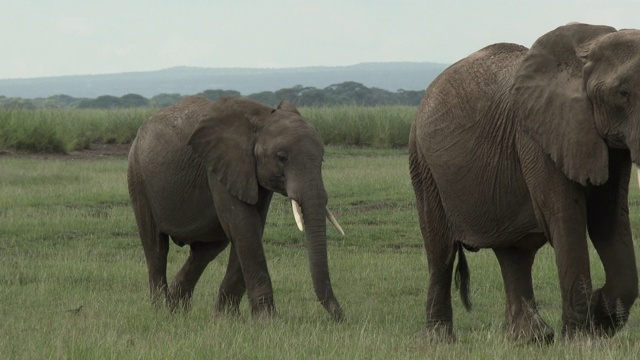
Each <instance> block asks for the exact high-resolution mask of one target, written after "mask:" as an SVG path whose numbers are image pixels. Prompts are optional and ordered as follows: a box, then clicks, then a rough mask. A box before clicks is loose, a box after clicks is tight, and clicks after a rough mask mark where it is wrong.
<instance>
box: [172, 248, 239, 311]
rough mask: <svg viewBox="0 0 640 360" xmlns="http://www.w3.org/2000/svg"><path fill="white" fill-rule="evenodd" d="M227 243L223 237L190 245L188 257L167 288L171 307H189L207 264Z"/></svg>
mask: <svg viewBox="0 0 640 360" xmlns="http://www.w3.org/2000/svg"><path fill="white" fill-rule="evenodd" d="M228 244H229V240H227V239H226V238H224V239H223V240H218V241H214V242H194V243H192V244H191V245H190V251H189V257H188V258H187V261H186V262H185V263H184V265H183V266H182V268H181V269H180V270H179V271H178V273H177V274H176V276H175V277H174V279H173V281H172V283H171V286H170V288H169V296H168V298H169V304H170V307H171V308H172V309H175V308H178V307H182V308H185V309H188V308H189V305H190V302H191V296H192V295H193V289H194V288H195V286H196V283H197V282H198V280H199V279H200V276H201V275H202V273H203V272H204V270H205V269H206V268H207V265H209V263H210V262H211V261H212V260H213V259H215V258H216V256H218V254H220V253H221V252H222V251H223V250H224V249H225V248H226V247H227V245H228Z"/></svg>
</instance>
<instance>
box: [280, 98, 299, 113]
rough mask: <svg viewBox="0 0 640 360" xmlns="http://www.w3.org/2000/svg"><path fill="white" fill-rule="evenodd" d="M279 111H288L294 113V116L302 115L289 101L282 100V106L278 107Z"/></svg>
mask: <svg viewBox="0 0 640 360" xmlns="http://www.w3.org/2000/svg"><path fill="white" fill-rule="evenodd" d="M278 110H283V111H288V112H292V113H294V114H297V115H300V112H299V111H298V109H296V107H295V105H293V104H292V103H290V102H289V101H287V100H282V101H281V102H280V105H278ZM300 116H302V115H300Z"/></svg>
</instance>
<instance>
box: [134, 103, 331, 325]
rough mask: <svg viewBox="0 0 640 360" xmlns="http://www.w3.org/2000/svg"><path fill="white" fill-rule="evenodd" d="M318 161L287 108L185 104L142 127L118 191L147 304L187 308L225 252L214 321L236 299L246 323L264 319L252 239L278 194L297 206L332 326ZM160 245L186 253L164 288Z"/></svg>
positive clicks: (264, 274) (264, 289) (311, 136)
mask: <svg viewBox="0 0 640 360" xmlns="http://www.w3.org/2000/svg"><path fill="white" fill-rule="evenodd" d="M323 153H324V149H323V145H322V142H321V140H320V138H319V135H318V134H317V132H316V131H315V129H313V128H312V127H311V126H310V125H309V124H308V123H306V122H305V121H304V120H303V119H302V117H301V116H300V114H299V113H298V111H297V110H296V109H295V107H294V106H293V105H292V104H290V103H287V102H283V104H281V106H280V107H278V109H274V108H271V107H268V106H265V105H262V104H260V103H257V102H255V101H252V100H248V99H231V98H224V99H221V100H219V101H217V102H212V101H210V100H208V99H205V98H202V97H188V98H185V99H184V100H182V101H181V102H180V103H178V104H176V105H175V106H172V107H169V108H166V109H164V110H162V111H160V112H159V113H157V114H156V115H154V116H152V117H151V118H150V119H149V120H147V121H146V122H145V123H144V124H143V125H142V126H141V127H140V129H139V131H138V135H137V136H136V139H135V140H134V142H133V144H132V147H131V151H130V153H129V168H128V182H129V193H130V195H131V199H132V205H133V210H134V213H135V215H136V220H137V223H138V229H139V232H140V239H141V241H142V245H143V249H144V252H145V258H146V260H147V267H148V270H149V285H150V290H151V296H152V300H153V301H154V302H158V301H161V300H162V298H163V297H164V298H166V299H167V301H168V303H169V305H170V306H171V307H176V306H178V305H183V306H188V305H189V302H190V299H191V295H192V293H193V290H194V288H195V285H196V283H197V281H198V279H199V277H200V275H201V274H202V272H203V271H204V270H205V268H206V267H207V265H208V263H209V262H210V261H212V260H213V259H214V258H215V257H216V256H217V255H218V254H219V253H220V252H221V251H222V250H224V249H225V248H226V247H227V245H229V244H231V251H230V253H229V263H228V265H227V272H226V274H225V277H224V279H223V281H222V284H221V285H220V290H219V293H218V299H217V302H216V308H215V309H216V312H217V313H222V312H231V313H238V312H239V303H240V300H241V298H242V297H243V295H244V293H245V291H246V292H247V294H248V297H249V301H250V305H251V310H252V313H253V315H255V316H262V315H264V314H267V315H268V314H271V313H273V312H274V311H275V305H274V301H273V290H272V286H271V279H270V276H269V273H268V270H267V266H266V259H265V257H264V250H263V248H262V234H263V230H264V226H265V222H266V217H267V212H268V210H269V204H270V202H271V198H272V195H273V192H278V193H280V194H283V195H285V196H287V197H289V198H290V199H291V200H292V201H294V202H295V203H296V204H298V203H299V207H300V208H301V210H302V213H303V215H302V217H303V220H304V223H305V225H304V226H305V232H306V235H307V240H308V252H309V261H310V268H311V274H312V279H313V283H314V288H315V291H316V294H317V296H318V299H319V300H320V302H321V303H322V305H323V306H324V307H325V308H326V309H327V311H328V312H329V313H330V314H331V315H332V316H333V317H334V319H336V320H340V319H341V318H342V309H341V308H340V305H339V304H338V302H337V299H336V298H335V296H334V294H333V290H332V287H331V281H330V279H329V270H328V261H327V254H326V220H325V217H326V216H328V215H329V214H330V213H328V210H327V209H326V204H327V195H326V192H325V190H324V185H323V182H322V175H321V165H322V157H323ZM336 224H337V223H336ZM169 238H171V239H172V240H173V242H175V243H176V244H178V245H180V246H184V245H188V246H189V247H190V249H191V251H190V254H189V258H188V259H187V261H186V263H185V264H184V266H183V267H182V269H180V271H179V272H178V273H177V274H176V276H175V278H174V280H173V282H172V283H171V285H169V284H168V282H167V276H166V265H167V254H168V251H169V244H168V241H169Z"/></svg>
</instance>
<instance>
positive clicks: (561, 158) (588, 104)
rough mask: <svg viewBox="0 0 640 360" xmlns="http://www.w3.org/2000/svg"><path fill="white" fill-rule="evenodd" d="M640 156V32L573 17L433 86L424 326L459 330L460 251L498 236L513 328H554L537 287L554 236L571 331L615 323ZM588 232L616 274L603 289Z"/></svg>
mask: <svg viewBox="0 0 640 360" xmlns="http://www.w3.org/2000/svg"><path fill="white" fill-rule="evenodd" d="M639 160H640V31H638V30H623V31H616V30H615V29H613V28H611V27H606V26H592V25H586V24H571V25H567V26H563V27H560V28H558V29H556V30H554V31H551V32H549V33H548V34H546V35H544V36H542V37H541V38H539V39H538V40H537V41H536V42H535V43H534V44H533V46H532V47H531V49H527V48H525V47H522V46H519V45H515V44H505V43H501V44H495V45H491V46H488V47H486V48H484V49H482V50H480V51H478V52H476V53H473V54H471V55H470V56H468V57H467V58H465V59H463V60H461V61H459V62H457V63H456V64H454V65H452V66H451V67H449V68H448V69H447V70H445V71H444V72H443V73H442V74H441V75H440V76H439V77H438V78H437V79H436V80H435V81H434V82H433V83H432V84H431V85H430V86H429V88H428V89H427V91H426V93H425V96H424V98H423V100H422V103H421V104H420V107H419V109H418V113H417V116H416V119H415V122H414V124H413V126H412V129H411V135H410V169H411V178H412V183H413V186H414V190H415V194H416V199H417V209H418V215H419V220H420V228H421V231H422V235H423V239H424V244H425V247H426V251H427V258H428V263H429V285H428V289H427V304H426V310H427V317H426V320H427V329H428V330H429V331H428V332H429V333H431V334H433V336H435V337H436V338H439V337H444V338H445V339H448V340H452V339H455V337H454V332H453V321H452V308H451V281H452V275H453V265H454V260H455V257H456V254H457V255H458V266H457V268H456V275H457V277H459V279H460V280H461V284H460V285H461V289H460V290H461V295H462V299H463V302H464V304H465V305H466V306H467V308H468V309H469V308H470V306H471V304H470V302H469V297H468V291H469V289H468V285H469V273H468V268H467V264H466V260H465V257H464V252H463V250H464V249H465V248H466V249H468V250H477V249H481V248H491V249H492V250H493V251H494V253H495V255H496V257H497V258H498V262H499V264H500V267H501V271H502V276H503V280H504V286H505V292H506V309H505V313H506V330H507V331H508V334H509V335H510V336H511V337H512V338H514V339H519V340H531V341H551V340H552V339H553V331H552V329H551V328H550V327H549V326H548V325H547V324H546V323H545V322H544V321H543V320H542V319H541V317H540V315H539V313H538V310H537V307H536V301H535V298H534V293H533V286H532V278H531V268H532V264H533V261H534V257H535V254H536V251H537V250H538V249H539V248H540V247H541V246H543V245H544V244H545V243H547V242H549V243H550V244H551V245H552V246H553V249H554V253H555V259H556V264H557V267H558V276H559V281H560V288H561V294H562V332H563V335H565V336H566V337H568V338H571V337H573V336H575V335H577V334H590V335H594V334H595V335H602V336H611V335H613V334H614V333H615V332H616V331H617V330H619V329H620V328H621V327H622V326H624V324H625V323H626V322H627V319H628V317H629V311H630V309H631V306H632V305H633V303H634V301H635V299H636V297H637V296H638V275H637V270H636V262H635V256H634V250H633V243H632V238H631V229H630V226H629V207H628V204H627V194H628V187H629V179H630V172H631V163H632V161H633V162H635V163H638V161H639ZM587 234H588V236H589V238H590V239H591V242H592V244H593V246H594V247H595V249H596V251H597V252H598V255H599V257H600V259H601V261H602V264H603V266H604V269H605V273H606V281H605V284H604V286H602V287H601V288H599V289H597V290H593V288H592V283H591V276H590V268H589V254H588V247H587Z"/></svg>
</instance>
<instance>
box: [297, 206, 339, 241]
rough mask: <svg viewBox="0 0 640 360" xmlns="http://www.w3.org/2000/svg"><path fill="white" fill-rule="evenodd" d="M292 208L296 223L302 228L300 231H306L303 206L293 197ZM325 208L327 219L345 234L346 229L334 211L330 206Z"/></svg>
mask: <svg viewBox="0 0 640 360" xmlns="http://www.w3.org/2000/svg"><path fill="white" fill-rule="evenodd" d="M291 208H292V210H293V218H294V219H295V221H296V225H298V229H300V231H304V218H303V216H302V207H301V206H300V204H299V203H298V202H297V201H295V200H294V199H291ZM325 209H326V216H327V219H328V220H329V222H330V223H331V225H333V226H334V227H335V228H336V230H338V232H339V233H340V234H341V235H344V230H343V229H342V226H340V224H339V223H338V220H337V219H336V217H335V216H333V213H331V210H329V208H328V207H325Z"/></svg>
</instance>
